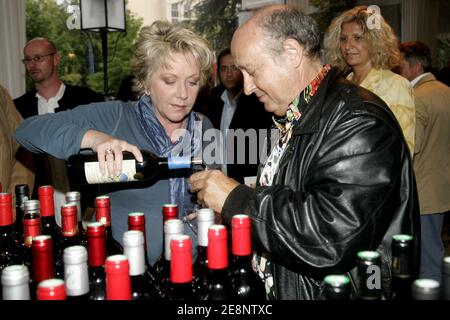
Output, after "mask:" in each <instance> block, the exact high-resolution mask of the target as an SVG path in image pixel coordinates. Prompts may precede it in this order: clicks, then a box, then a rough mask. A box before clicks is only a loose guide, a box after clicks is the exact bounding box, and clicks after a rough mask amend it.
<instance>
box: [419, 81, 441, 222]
mask: <svg viewBox="0 0 450 320" xmlns="http://www.w3.org/2000/svg"><path fill="white" fill-rule="evenodd" d="M414 94H415V98H416V139H415V141H416V145H415V150H414V172H415V175H416V180H417V190H418V193H419V204H420V213H421V214H430V213H443V212H445V211H448V210H450V87H448V86H446V85H445V84H443V83H442V82H439V81H437V80H436V78H435V77H434V76H433V75H431V74H429V75H427V76H425V77H424V78H422V79H421V80H420V81H419V82H418V83H417V84H416V85H415V86H414Z"/></svg>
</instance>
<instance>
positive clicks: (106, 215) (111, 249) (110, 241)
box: [95, 196, 123, 256]
mask: <svg viewBox="0 0 450 320" xmlns="http://www.w3.org/2000/svg"><path fill="white" fill-rule="evenodd" d="M95 218H96V220H97V222H100V223H103V224H104V225H105V232H106V255H107V256H112V255H116V254H122V253H123V247H122V245H121V244H120V243H119V242H118V241H117V240H116V239H114V237H113V234H112V229H111V202H110V199H109V196H98V197H96V198H95Z"/></svg>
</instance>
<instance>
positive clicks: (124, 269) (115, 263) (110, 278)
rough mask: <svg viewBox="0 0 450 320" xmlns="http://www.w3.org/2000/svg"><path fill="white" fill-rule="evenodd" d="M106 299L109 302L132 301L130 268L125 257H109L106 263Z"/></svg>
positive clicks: (119, 255) (118, 255) (117, 255)
mask: <svg viewBox="0 0 450 320" xmlns="http://www.w3.org/2000/svg"><path fill="white" fill-rule="evenodd" d="M105 271H106V298H107V299H108V300H131V282H130V275H129V272H130V267H129V263H128V259H127V257H126V256H125V255H122V254H116V255H112V256H109V257H108V258H107V259H106V263H105Z"/></svg>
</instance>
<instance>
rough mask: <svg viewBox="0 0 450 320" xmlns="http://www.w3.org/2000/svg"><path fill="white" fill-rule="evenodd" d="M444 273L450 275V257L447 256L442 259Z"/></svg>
mask: <svg viewBox="0 0 450 320" xmlns="http://www.w3.org/2000/svg"><path fill="white" fill-rule="evenodd" d="M442 273H443V274H446V275H450V256H446V257H444V258H443V259H442Z"/></svg>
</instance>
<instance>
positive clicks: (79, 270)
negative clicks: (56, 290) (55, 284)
mask: <svg viewBox="0 0 450 320" xmlns="http://www.w3.org/2000/svg"><path fill="white" fill-rule="evenodd" d="M87 256H88V254H87V250H86V248H85V247H84V246H71V247H67V248H65V249H64V255H63V259H64V283H65V285H66V293H67V300H87V299H88V298H89V275H88V266H87V260H88V257H87Z"/></svg>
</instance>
